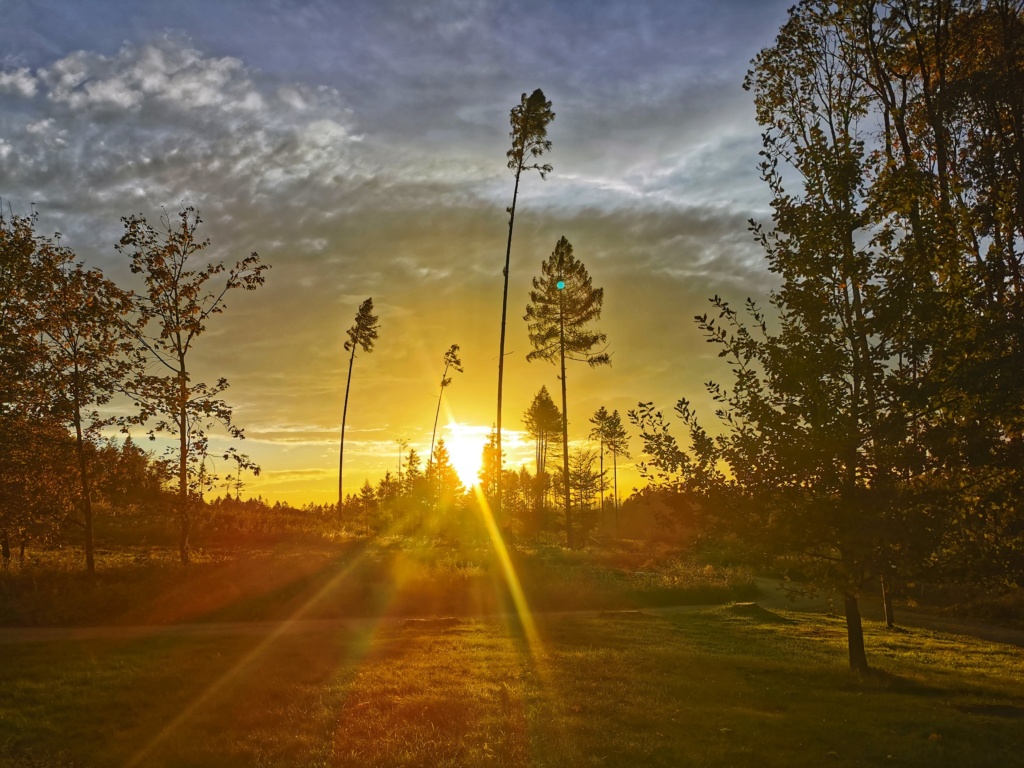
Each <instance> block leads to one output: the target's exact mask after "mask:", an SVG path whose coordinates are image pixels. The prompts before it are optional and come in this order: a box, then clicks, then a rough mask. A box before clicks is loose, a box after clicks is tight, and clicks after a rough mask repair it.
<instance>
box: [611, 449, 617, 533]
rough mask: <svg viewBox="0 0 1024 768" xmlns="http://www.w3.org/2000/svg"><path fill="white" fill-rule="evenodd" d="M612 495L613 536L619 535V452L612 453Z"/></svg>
mask: <svg viewBox="0 0 1024 768" xmlns="http://www.w3.org/2000/svg"><path fill="white" fill-rule="evenodd" d="M612 482H613V487H612V493H613V494H614V498H613V499H612V501H613V509H614V510H615V535H616V536H618V535H619V452H618V451H615V450H613V451H612Z"/></svg>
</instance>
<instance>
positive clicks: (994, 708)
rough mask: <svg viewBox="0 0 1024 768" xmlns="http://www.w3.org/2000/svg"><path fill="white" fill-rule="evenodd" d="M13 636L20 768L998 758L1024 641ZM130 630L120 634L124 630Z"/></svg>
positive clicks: (733, 613)
mask: <svg viewBox="0 0 1024 768" xmlns="http://www.w3.org/2000/svg"><path fill="white" fill-rule="evenodd" d="M537 623H538V630H537V633H536V635H532V634H530V633H527V632H524V631H522V629H521V627H520V624H519V622H518V621H514V620H510V619H502V618H493V617H492V618H451V619H447V620H430V619H424V620H411V621H410V620H391V621H385V622H381V623H375V622H372V621H361V622H352V623H350V624H346V623H344V622H342V623H340V624H339V625H338V626H337V627H330V628H324V627H323V626H319V627H318V628H316V629H310V630H309V631H303V632H298V633H285V632H281V633H275V632H273V631H271V632H269V633H267V634H263V635H260V634H240V633H239V634H236V633H231V632H224V633H219V632H218V633H214V634H189V633H183V634H180V635H170V636H169V635H157V636H153V637H145V638H135V639H130V640H129V639H115V638H110V639H103V640H90V641H82V642H75V643H71V642H66V641H53V642H43V643H38V642H37V643H27V642H26V643H8V644H6V645H4V646H3V655H4V662H3V665H2V667H0V689H2V690H3V692H4V695H3V696H2V697H0V765H3V766H44V765H59V766H72V765H75V766H83V765H85V766H107V765H110V766H115V765H116V766H124V765H140V766H143V765H144V766H182V765H189V766H256V765H268V766H270V765H274V766H396V767H397V766H591V765H593V766H723V767H725V766H733V767H735V768H740V767H741V766H751V767H753V766H787V767H790V766H820V765H835V766H874V765H890V764H892V765H905V766H922V767H923V766H929V767H931V766H951V767H952V766H956V767H957V768H961V767H962V766H993V767H995V766H998V767H999V768H1003V767H1004V766H1009V765H1015V764H1016V765H1019V764H1020V756H1021V754H1024V719H1022V716H1024V650H1022V649H1020V648H1018V647H1015V646H1007V645H999V644H991V643H987V642H984V641H980V640H973V639H970V638H965V637H961V636H954V635H946V634H942V633H937V632H931V631H927V630H907V631H901V632H891V631H887V630H885V629H884V628H882V627H881V626H879V625H876V624H871V623H869V624H868V626H867V628H866V631H867V640H868V648H869V654H870V658H871V659H872V661H873V662H874V664H875V665H876V666H877V667H878V668H879V670H880V673H879V674H878V675H877V676H876V677H874V678H871V679H867V680H864V681H861V680H858V679H857V678H855V677H852V676H851V675H850V674H849V673H848V672H847V671H846V669H845V648H844V641H845V637H844V627H843V624H842V622H841V621H840V620H839V619H836V618H834V617H829V616H826V615H820V614H797V613H790V612H786V611H779V612H775V613H773V612H769V611H766V610H764V609H759V608H757V607H755V606H750V605H742V604H740V605H735V606H721V607H716V608H693V609H686V610H670V611H664V612H653V611H652V612H648V613H645V612H619V611H607V612H601V613H594V614H591V615H569V616H565V615H560V616H553V615H538V616H537ZM115 631H116V630H115Z"/></svg>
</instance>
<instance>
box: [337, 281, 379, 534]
mask: <svg viewBox="0 0 1024 768" xmlns="http://www.w3.org/2000/svg"><path fill="white" fill-rule="evenodd" d="M379 327H380V326H379V324H378V323H377V316H376V315H375V314H373V298H372V297H371V298H369V299H367V300H366V301H364V302H363V303H362V304H360V305H359V310H358V311H357V312H356V319H355V324H354V325H353V326H352V327H351V328H349V329H348V331H347V333H348V341H346V342H345V351H346V352H349V353H350V354H349V357H348V380H347V381H346V382H345V406H344V408H343V409H342V411H341V445H340V447H339V450H338V518H339V519H342V516H343V515H344V503H345V496H344V493H343V491H342V480H343V478H344V475H345V420H346V419H347V418H348V393H349V390H350V389H351V387H352V364H353V363H354V362H355V359H356V347H362V348H363V351H364V352H366V353H367V354H369V353H370V352H372V351H373V343H374V342H375V341H376V340H377V331H378V329H379Z"/></svg>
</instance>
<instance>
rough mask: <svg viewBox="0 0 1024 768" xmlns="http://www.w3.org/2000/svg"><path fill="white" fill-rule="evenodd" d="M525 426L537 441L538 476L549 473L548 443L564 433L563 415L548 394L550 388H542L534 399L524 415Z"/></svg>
mask: <svg viewBox="0 0 1024 768" xmlns="http://www.w3.org/2000/svg"><path fill="white" fill-rule="evenodd" d="M523 425H524V426H525V427H526V433H527V434H528V435H529V436H530V437H532V438H533V439H534V441H535V463H536V471H537V474H541V473H543V472H546V471H547V458H548V448H549V445H548V441H549V440H550V439H551V437H552V436H554V435H558V434H560V433H561V431H562V414H561V413H559V411H558V406H557V405H555V401H554V400H552V399H551V395H550V394H548V388H547V387H546V386H542V387H541V388H540V390H539V391H538V392H537V394H536V395H534V397H533V402H531V403H530V407H529V408H527V409H526V412H525V413H524V414H523Z"/></svg>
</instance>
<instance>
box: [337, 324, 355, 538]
mask: <svg viewBox="0 0 1024 768" xmlns="http://www.w3.org/2000/svg"><path fill="white" fill-rule="evenodd" d="M355 359H356V343H355V342H352V354H351V355H349V358H348V380H347V381H346V382H345V405H344V407H343V408H342V410H341V445H340V447H339V449H338V520H339V521H340V520H342V519H344V513H345V511H344V509H343V507H344V504H345V495H344V491H343V490H342V486H341V483H342V478H343V477H344V475H345V420H346V419H347V418H348V391H349V389H350V388H351V387H352V363H354V362H355Z"/></svg>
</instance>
